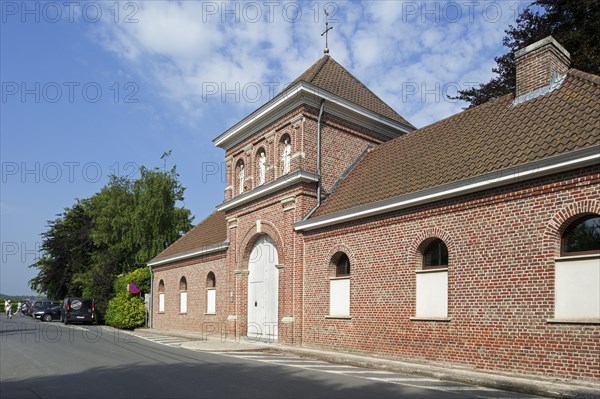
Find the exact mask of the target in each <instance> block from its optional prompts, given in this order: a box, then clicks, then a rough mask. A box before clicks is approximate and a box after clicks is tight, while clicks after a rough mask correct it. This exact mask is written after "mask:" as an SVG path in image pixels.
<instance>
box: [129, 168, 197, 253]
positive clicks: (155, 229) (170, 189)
mask: <svg viewBox="0 0 600 399" xmlns="http://www.w3.org/2000/svg"><path fill="white" fill-rule="evenodd" d="M140 174H141V177H140V179H138V180H137V181H135V183H134V184H133V195H134V198H135V205H136V206H135V209H134V212H133V218H132V222H133V223H132V224H133V229H132V237H133V240H134V242H135V243H136V245H137V253H136V256H135V260H134V261H135V263H136V264H143V263H145V262H147V261H148V260H150V259H152V258H153V257H155V256H156V255H158V254H159V253H161V252H162V251H163V250H164V249H165V248H166V247H167V246H168V245H170V244H172V243H173V242H175V241H176V240H177V239H178V238H179V237H181V236H182V235H183V234H184V233H185V232H187V231H188V230H189V229H191V228H192V224H191V220H192V219H191V213H190V211H189V210H188V209H185V208H183V207H177V206H176V204H177V202H178V201H183V193H184V191H185V188H183V187H182V186H181V184H180V183H179V181H178V177H179V175H178V174H177V171H176V168H175V167H173V168H172V169H171V170H170V171H160V170H158V169H154V170H149V169H146V168H144V167H142V168H141V169H140Z"/></svg>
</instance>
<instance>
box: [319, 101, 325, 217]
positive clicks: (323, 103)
mask: <svg viewBox="0 0 600 399" xmlns="http://www.w3.org/2000/svg"><path fill="white" fill-rule="evenodd" d="M324 107H325V99H321V108H320V110H319V119H318V120H317V178H318V181H317V207H318V206H320V205H321V185H322V184H321V118H322V117H323V108H324Z"/></svg>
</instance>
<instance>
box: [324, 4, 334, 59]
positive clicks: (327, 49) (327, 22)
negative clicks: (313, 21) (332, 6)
mask: <svg viewBox="0 0 600 399" xmlns="http://www.w3.org/2000/svg"><path fill="white" fill-rule="evenodd" d="M323 11H325V32H323V33H321V36H323V35H325V50H323V52H324V53H325V54H329V45H328V43H327V32H329V31H330V30H332V29H333V26H331V27H330V26H329V20H328V17H329V13H328V12H327V8H324V9H323Z"/></svg>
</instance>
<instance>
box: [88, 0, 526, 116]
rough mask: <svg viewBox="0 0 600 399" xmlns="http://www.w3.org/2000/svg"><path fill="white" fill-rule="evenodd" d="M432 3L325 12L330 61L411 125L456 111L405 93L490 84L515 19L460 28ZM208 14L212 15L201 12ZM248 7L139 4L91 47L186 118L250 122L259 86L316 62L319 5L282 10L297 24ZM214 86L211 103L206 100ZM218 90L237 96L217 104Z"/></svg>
mask: <svg viewBox="0 0 600 399" xmlns="http://www.w3.org/2000/svg"><path fill="white" fill-rule="evenodd" d="M434 3H435V2H429V3H427V4H424V3H423V2H410V1H406V2H393V1H376V2H363V3H356V2H342V3H335V8H334V9H330V11H333V12H332V18H333V19H335V20H336V21H337V22H335V23H334V24H333V26H334V30H333V31H331V32H330V44H329V47H330V49H331V54H332V56H333V57H334V58H335V59H336V60H337V61H338V62H340V63H341V64H342V65H344V66H345V67H346V68H347V69H349V70H350V72H352V73H354V74H355V75H356V76H357V77H359V78H360V79H361V80H363V82H364V83H365V84H366V85H367V86H368V87H370V88H371V89H372V90H373V91H374V92H375V93H376V94H378V95H379V96H380V97H382V99H384V101H387V102H389V103H390V105H392V106H393V107H395V108H396V110H397V111H398V112H399V113H400V114H402V115H403V116H404V117H406V118H407V119H408V120H409V121H412V122H413V123H415V124H417V125H422V124H427V123H430V122H433V121H435V120H438V119H441V118H443V117H446V116H448V115H449V114H448V113H449V112H451V113H454V112H457V111H459V110H460V108H461V105H460V104H456V103H455V102H451V103H449V102H447V101H443V100H439V98H438V100H437V101H435V100H434V101H433V102H432V101H431V99H433V98H435V96H434V95H432V94H430V95H428V96H427V95H426V96H423V95H422V93H419V95H414V96H409V97H407V96H406V92H405V89H406V88H407V85H416V86H417V87H419V88H425V89H431V88H432V87H436V85H439V86H440V87H442V88H443V87H444V85H448V84H459V85H462V84H463V83H464V82H474V81H478V82H483V81H487V80H488V79H489V78H490V77H491V66H493V57H494V56H495V55H498V54H499V53H500V52H501V51H502V47H501V39H502V36H503V35H504V33H503V31H504V29H506V27H507V25H508V23H510V22H512V20H513V19H514V12H511V11H510V8H511V7H513V6H514V4H512V3H511V2H505V3H497V4H502V6H503V7H504V8H503V11H505V12H503V14H502V15H501V18H499V20H498V21H493V20H492V19H491V17H494V18H495V15H496V14H495V13H494V12H493V11H494V10H495V9H496V8H495V5H494V6H493V7H491V8H490V7H488V3H481V4H479V3H478V4H479V6H478V7H477V8H475V9H472V10H469V9H467V8H463V9H462V10H461V12H462V15H461V18H460V19H459V20H450V17H449V16H448V15H445V14H444V11H443V10H444V6H445V3H444V2H438V3H435V4H434ZM207 4H209V5H210V4H212V6H213V7H217V10H215V9H210V10H207ZM224 4H225V5H224ZM248 4H250V3H244V2H229V3H203V2H166V1H152V2H144V3H142V4H141V9H140V12H139V15H138V16H137V17H138V19H139V22H138V23H136V24H104V25H102V27H101V31H100V32H98V35H97V37H98V38H99V39H100V40H101V43H102V44H103V45H104V46H105V48H106V49H107V50H109V51H111V52H114V53H116V54H118V55H119V56H120V57H122V58H123V59H124V60H126V62H127V63H128V64H129V66H130V68H132V69H133V70H135V71H136V73H138V74H140V76H143V77H144V78H145V79H147V80H149V81H152V82H154V84H155V85H156V89H157V90H159V91H160V92H161V93H163V95H164V96H165V98H167V99H168V101H171V102H173V103H176V104H179V105H180V106H181V107H182V109H183V110H184V111H185V112H186V113H188V115H189V116H190V117H191V118H197V117H200V116H203V115H206V112H207V110H214V109H220V110H225V109H228V110H229V111H232V110H233V111H234V113H241V112H246V113H248V112H251V111H252V110H253V109H255V108H257V107H258V106H260V105H261V104H262V103H264V102H266V101H268V100H269V98H270V96H269V94H270V93H269V92H268V90H267V88H266V86H265V83H266V82H277V83H278V84H279V89H281V88H283V86H284V85H286V84H287V83H289V82H290V81H292V80H293V79H294V78H295V77H297V76H298V75H299V74H300V73H301V72H302V71H303V70H304V69H306V68H307V67H308V66H310V65H311V64H312V63H313V62H315V61H316V60H317V59H318V58H319V57H320V56H321V55H322V48H323V47H324V41H323V38H322V37H321V35H320V34H321V32H322V30H323V27H324V25H323V18H324V15H323V12H322V7H323V5H324V4H326V3H325V2H323V3H320V4H319V5H318V6H317V5H315V4H316V3H296V2H294V3H289V4H292V5H293V7H296V8H298V7H301V11H302V14H301V15H300V14H294V12H293V11H294V10H293V9H292V7H291V6H290V7H288V9H287V13H286V12H285V10H286V8H285V7H286V4H288V3H277V4H275V3H273V4H274V5H273V6H268V5H267V3H264V4H263V3H252V4H253V7H254V8H250V7H249V6H247V5H248ZM330 4H331V3H330ZM436 4H437V6H436ZM457 4H462V3H457ZM465 4H466V3H465ZM257 5H258V6H260V10H258V11H259V12H260V16H261V18H259V19H257V18H256V16H257V14H256V11H257V9H256V6H257ZM270 7H271V8H270ZM436 7H437V11H435V10H436ZM464 7H466V6H464ZM486 7H488V8H486ZM226 10H229V12H226ZM432 10H434V11H433V14H432ZM484 10H486V12H484ZM207 11H210V12H207ZM269 11H272V12H271V13H269ZM435 12H437V15H435ZM446 12H447V11H446ZM469 12H470V13H469ZM223 20H225V22H223ZM215 85H216V87H218V92H217V93H212V92H210V93H209V92H207V88H210V89H211V90H214V89H215ZM248 85H251V86H252V85H254V86H256V85H258V86H262V87H263V88H264V90H263V93H262V94H263V98H261V99H260V101H258V102H256V101H248V100H249V99H248V98H244V92H243V88H244V87H248ZM222 89H227V90H230V91H231V90H234V91H235V90H238V91H240V90H241V92H240V93H238V96H237V97H236V96H235V95H233V94H228V95H226V96H225V101H222V100H223V96H222V94H223V93H222ZM440 90H443V89H440ZM209 94H210V95H209ZM246 94H248V93H246ZM252 100H255V97H253V98H252ZM424 100H425V101H424ZM223 113H224V112H223ZM229 114H231V112H229ZM242 116H243V115H242ZM234 119H236V120H237V119H239V118H234Z"/></svg>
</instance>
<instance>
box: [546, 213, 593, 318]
mask: <svg viewBox="0 0 600 399" xmlns="http://www.w3.org/2000/svg"><path fill="white" fill-rule="evenodd" d="M561 255H562V256H563V258H560V259H557V261H556V264H555V279H554V295H555V306H554V317H555V319H558V320H572V321H595V322H597V321H598V320H600V215H595V214H588V215H584V216H582V217H580V218H578V219H576V220H575V221H573V222H572V223H571V224H570V225H569V226H568V227H567V228H566V229H565V232H564V233H563V235H562V237H561Z"/></svg>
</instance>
